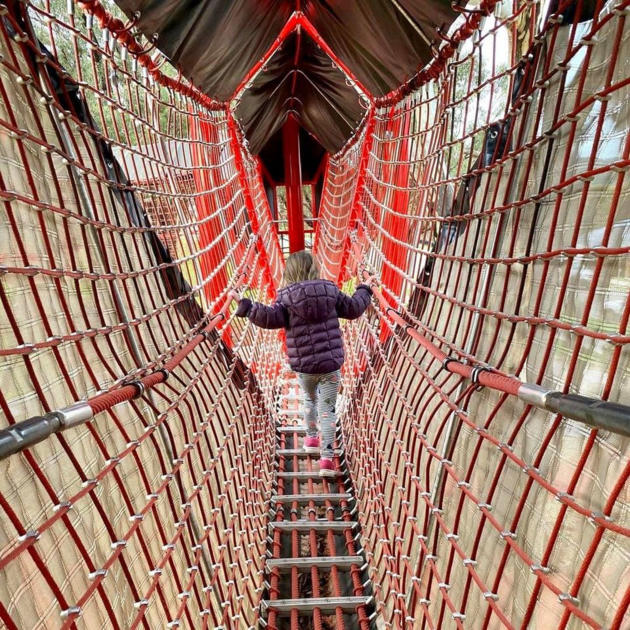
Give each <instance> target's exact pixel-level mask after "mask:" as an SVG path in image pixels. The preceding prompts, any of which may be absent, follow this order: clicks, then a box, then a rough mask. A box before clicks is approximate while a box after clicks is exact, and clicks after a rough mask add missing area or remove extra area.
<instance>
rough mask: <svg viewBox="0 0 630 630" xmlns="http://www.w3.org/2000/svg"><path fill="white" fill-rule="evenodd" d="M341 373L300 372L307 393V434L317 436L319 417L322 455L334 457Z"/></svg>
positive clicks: (303, 387)
mask: <svg viewBox="0 0 630 630" xmlns="http://www.w3.org/2000/svg"><path fill="white" fill-rule="evenodd" d="M340 376H341V373H340V371H339V370H337V371H336V372H330V373H328V374H299V373H298V375H297V377H298V381H299V382H300V387H301V388H302V391H303V392H304V395H305V398H306V400H305V403H304V408H305V418H306V435H308V436H309V437H315V436H317V433H318V428H319V427H318V423H317V420H318V417H319V424H320V425H321V432H322V436H321V437H322V439H321V454H322V457H327V458H329V459H330V458H332V456H333V442H334V441H335V425H336V424H337V416H336V414H335V404H336V402H337V392H338V391H339V381H340Z"/></svg>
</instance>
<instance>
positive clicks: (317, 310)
mask: <svg viewBox="0 0 630 630" xmlns="http://www.w3.org/2000/svg"><path fill="white" fill-rule="evenodd" d="M338 293H339V289H337V287H336V286H335V285H334V284H333V283H332V282H330V281H329V280H305V281H304V282H296V283H295V284H290V285H289V286H288V287H285V288H284V289H281V290H280V291H279V292H278V300H279V301H280V302H281V303H282V305H283V306H284V307H285V308H286V309H287V310H288V311H290V312H291V313H292V314H293V315H296V316H297V317H299V318H300V319H303V320H304V321H306V322H309V323H315V322H321V321H325V320H326V319H328V318H329V317H330V315H331V313H334V312H335V308H336V305H337V295H338Z"/></svg>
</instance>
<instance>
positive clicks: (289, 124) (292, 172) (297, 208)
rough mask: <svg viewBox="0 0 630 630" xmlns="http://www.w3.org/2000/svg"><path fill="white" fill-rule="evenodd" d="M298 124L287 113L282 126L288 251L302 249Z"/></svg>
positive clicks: (302, 224)
mask: <svg viewBox="0 0 630 630" xmlns="http://www.w3.org/2000/svg"><path fill="white" fill-rule="evenodd" d="M299 133H300V126H299V124H298V121H297V120H296V119H295V117H294V116H293V115H291V114H289V116H288V118H287V121H286V122H285V123H284V127H283V128H282V148H283V152H284V183H285V185H286V189H287V218H288V222H289V251H290V252H291V253H293V252H299V251H300V250H302V249H304V214H303V211H302V168H301V164H300V135H299Z"/></svg>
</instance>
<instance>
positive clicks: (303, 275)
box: [282, 250, 319, 287]
mask: <svg viewBox="0 0 630 630" xmlns="http://www.w3.org/2000/svg"><path fill="white" fill-rule="evenodd" d="M318 278H319V265H318V264H317V261H316V260H315V257H314V256H313V254H311V253H310V252H307V251H306V250H302V251H301V252H295V254H291V255H290V256H289V257H288V258H287V262H286V263H285V266H284V275H283V276H282V286H283V287H286V286H289V285H290V284H294V283H295V282H302V281H303V280H317V279H318Z"/></svg>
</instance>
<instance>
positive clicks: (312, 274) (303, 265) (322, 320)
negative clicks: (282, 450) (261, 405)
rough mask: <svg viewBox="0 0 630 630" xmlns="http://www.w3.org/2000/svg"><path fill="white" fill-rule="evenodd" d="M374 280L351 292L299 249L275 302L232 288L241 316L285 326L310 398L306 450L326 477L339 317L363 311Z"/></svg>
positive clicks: (330, 472) (339, 357) (331, 470)
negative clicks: (323, 274)
mask: <svg viewBox="0 0 630 630" xmlns="http://www.w3.org/2000/svg"><path fill="white" fill-rule="evenodd" d="M373 283H374V280H373V279H370V284H369V285H368V284H360V285H359V286H358V287H357V289H356V291H355V293H354V295H353V296H352V297H350V296H348V295H346V294H345V293H342V292H341V291H340V290H339V289H338V288H337V287H336V286H335V285H334V284H333V283H332V282H330V281H328V280H322V279H320V277H319V267H318V265H317V262H316V260H315V258H314V257H313V256H312V254H310V253H309V252H307V251H301V252H296V253H295V254H291V255H290V256H289V257H288V258H287V261H286V266H285V271H284V278H283V283H282V284H283V286H282V288H281V289H280V290H279V291H278V297H277V300H276V302H275V303H274V304H272V305H271V306H265V305H264V304H260V303H258V302H252V301H251V300H248V299H247V298H240V296H239V295H238V294H237V293H232V296H233V297H234V298H236V299H237V300H239V302H238V309H237V311H236V315H237V317H247V318H249V320H250V321H251V322H252V323H254V324H256V326H260V327H261V328H285V329H286V338H287V354H288V357H289V365H290V366H291V369H292V370H294V371H295V372H296V373H297V377H298V381H299V383H300V386H301V388H302V390H303V392H304V396H305V401H306V404H305V416H306V437H305V438H304V450H305V451H307V452H317V451H318V450H320V452H321V459H320V462H319V474H320V475H321V476H323V477H334V476H336V475H337V471H336V469H335V466H334V464H333V461H332V458H333V442H334V439H335V425H336V422H337V417H336V414H335V404H336V402H337V393H338V391H339V383H340V368H341V366H342V365H343V361H344V353H343V341H342V337H341V328H340V327H339V318H340V317H341V318H343V319H356V318H357V317H359V316H360V315H361V314H362V313H363V312H364V311H365V309H366V308H367V307H368V305H369V304H370V299H371V296H372V289H371V286H370V285H372V284H373ZM318 420H319V426H318ZM319 428H321V441H320V437H319Z"/></svg>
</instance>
